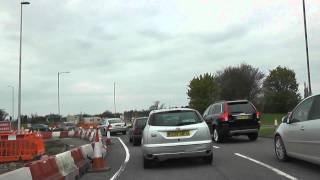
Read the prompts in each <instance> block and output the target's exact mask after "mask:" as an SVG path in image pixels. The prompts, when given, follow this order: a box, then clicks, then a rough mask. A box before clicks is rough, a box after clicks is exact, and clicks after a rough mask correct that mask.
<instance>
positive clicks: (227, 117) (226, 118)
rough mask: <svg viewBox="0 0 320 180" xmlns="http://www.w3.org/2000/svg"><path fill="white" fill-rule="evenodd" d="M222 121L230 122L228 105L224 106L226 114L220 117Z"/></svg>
mask: <svg viewBox="0 0 320 180" xmlns="http://www.w3.org/2000/svg"><path fill="white" fill-rule="evenodd" d="M220 119H222V121H228V120H229V114H228V105H227V103H225V104H224V112H223V114H222V115H221V116H220Z"/></svg>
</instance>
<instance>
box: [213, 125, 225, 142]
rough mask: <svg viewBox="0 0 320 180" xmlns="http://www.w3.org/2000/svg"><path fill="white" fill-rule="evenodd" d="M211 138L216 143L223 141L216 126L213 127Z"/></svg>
mask: <svg viewBox="0 0 320 180" xmlns="http://www.w3.org/2000/svg"><path fill="white" fill-rule="evenodd" d="M213 140H214V141H215V142H217V143H221V142H223V137H222V135H221V133H219V131H218V130H217V129H216V128H214V129H213Z"/></svg>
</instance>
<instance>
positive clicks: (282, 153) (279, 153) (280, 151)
mask: <svg viewBox="0 0 320 180" xmlns="http://www.w3.org/2000/svg"><path fill="white" fill-rule="evenodd" d="M274 150H275V154H276V157H277V159H278V160H279V161H287V160H288V159H289V157H288V155H287V151H286V147H285V146H284V143H283V141H282V138H281V136H279V135H277V136H276V137H275V138H274Z"/></svg>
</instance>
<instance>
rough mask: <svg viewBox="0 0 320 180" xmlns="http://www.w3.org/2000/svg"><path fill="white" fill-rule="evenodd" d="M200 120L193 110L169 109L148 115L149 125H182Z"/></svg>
mask: <svg viewBox="0 0 320 180" xmlns="http://www.w3.org/2000/svg"><path fill="white" fill-rule="evenodd" d="M200 122H202V120H201V118H200V117H199V116H198V114H197V113H196V112H194V111H169V112H162V113H156V114H153V115H152V116H151V117H150V120H149V125H151V126H183V125H189V124H197V123H200Z"/></svg>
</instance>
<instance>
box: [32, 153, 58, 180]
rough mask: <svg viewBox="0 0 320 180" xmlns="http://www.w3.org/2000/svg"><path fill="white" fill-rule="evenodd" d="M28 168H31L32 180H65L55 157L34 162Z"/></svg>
mask: <svg viewBox="0 0 320 180" xmlns="http://www.w3.org/2000/svg"><path fill="white" fill-rule="evenodd" d="M26 166H27V167H29V168H30V171H31V175H32V180H53V179H54V180H64V177H63V176H62V175H61V174H60V171H59V168H58V165H57V163H56V160H55V158H54V157H50V158H48V159H46V160H39V161H34V162H31V163H29V164H27V165H26Z"/></svg>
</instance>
